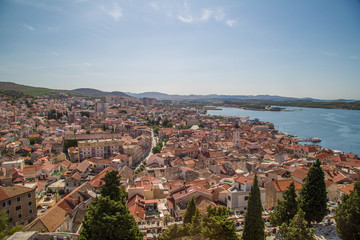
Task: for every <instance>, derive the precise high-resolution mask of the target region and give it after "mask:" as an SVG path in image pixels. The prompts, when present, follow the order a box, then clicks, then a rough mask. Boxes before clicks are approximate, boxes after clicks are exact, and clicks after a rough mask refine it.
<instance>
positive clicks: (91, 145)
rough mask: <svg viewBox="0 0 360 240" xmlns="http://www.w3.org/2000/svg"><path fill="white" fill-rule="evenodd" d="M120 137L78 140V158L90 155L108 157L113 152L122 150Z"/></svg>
mask: <svg viewBox="0 0 360 240" xmlns="http://www.w3.org/2000/svg"><path fill="white" fill-rule="evenodd" d="M122 147H123V141H122V140H121V139H97V140H84V141H78V148H79V158H80V159H81V160H82V159H85V158H90V157H102V158H108V157H109V156H110V155H111V154H112V153H113V152H122Z"/></svg>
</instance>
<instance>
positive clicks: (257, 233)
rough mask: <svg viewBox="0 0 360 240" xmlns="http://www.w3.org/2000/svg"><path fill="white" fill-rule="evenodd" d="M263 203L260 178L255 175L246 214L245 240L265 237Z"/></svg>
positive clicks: (260, 239)
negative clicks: (259, 183)
mask: <svg viewBox="0 0 360 240" xmlns="http://www.w3.org/2000/svg"><path fill="white" fill-rule="evenodd" d="M262 211H263V208H262V205H261V198H260V189H259V185H258V179H257V176H256V175H255V179H254V182H253V184H252V186H251V190H250V195H249V200H248V205H247V211H246V214H245V223H244V231H243V237H242V238H243V239H244V240H263V239H264V238H265V234H264V229H265V223H264V219H263V217H262Z"/></svg>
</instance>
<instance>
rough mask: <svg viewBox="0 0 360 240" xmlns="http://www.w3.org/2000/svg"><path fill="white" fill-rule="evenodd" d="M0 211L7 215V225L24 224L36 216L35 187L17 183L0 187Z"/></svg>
mask: <svg viewBox="0 0 360 240" xmlns="http://www.w3.org/2000/svg"><path fill="white" fill-rule="evenodd" d="M0 211H5V212H6V213H7V214H8V217H9V225H10V227H13V226H15V225H19V224H22V225H26V224H28V223H29V222H31V221H32V220H34V219H35V218H36V216H37V213H36V200H35V189H33V188H28V187H24V186H19V185H13V186H8V187H3V188H0Z"/></svg>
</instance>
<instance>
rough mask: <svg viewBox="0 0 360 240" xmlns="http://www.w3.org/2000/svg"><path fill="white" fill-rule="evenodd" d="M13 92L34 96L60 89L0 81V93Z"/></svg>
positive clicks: (55, 91)
mask: <svg viewBox="0 0 360 240" xmlns="http://www.w3.org/2000/svg"><path fill="white" fill-rule="evenodd" d="M14 92H16V93H20V94H21V95H23V96H32V97H35V96H41V95H47V94H52V93H58V92H60V91H59V90H54V89H49V88H40V87H31V86H25V85H21V84H16V83H13V82H0V93H3V94H4V95H7V94H11V93H14Z"/></svg>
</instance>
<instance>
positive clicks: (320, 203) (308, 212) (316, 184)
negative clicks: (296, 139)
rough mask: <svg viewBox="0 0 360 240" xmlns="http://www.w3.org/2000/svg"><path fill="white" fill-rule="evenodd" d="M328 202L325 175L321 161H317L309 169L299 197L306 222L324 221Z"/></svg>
mask: <svg viewBox="0 0 360 240" xmlns="http://www.w3.org/2000/svg"><path fill="white" fill-rule="evenodd" d="M326 202H327V192H326V185H325V174H324V171H323V170H322V169H321V163H320V161H319V160H316V163H315V164H313V165H312V166H311V167H310V169H309V172H308V175H307V177H306V179H305V183H304V185H303V187H302V188H301V189H300V197H299V206H300V208H301V209H302V210H303V211H304V212H305V220H306V221H307V222H308V223H309V224H311V222H313V221H315V222H321V221H322V220H323V218H324V217H325V215H326V214H327V213H328V210H327V205H326Z"/></svg>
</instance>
